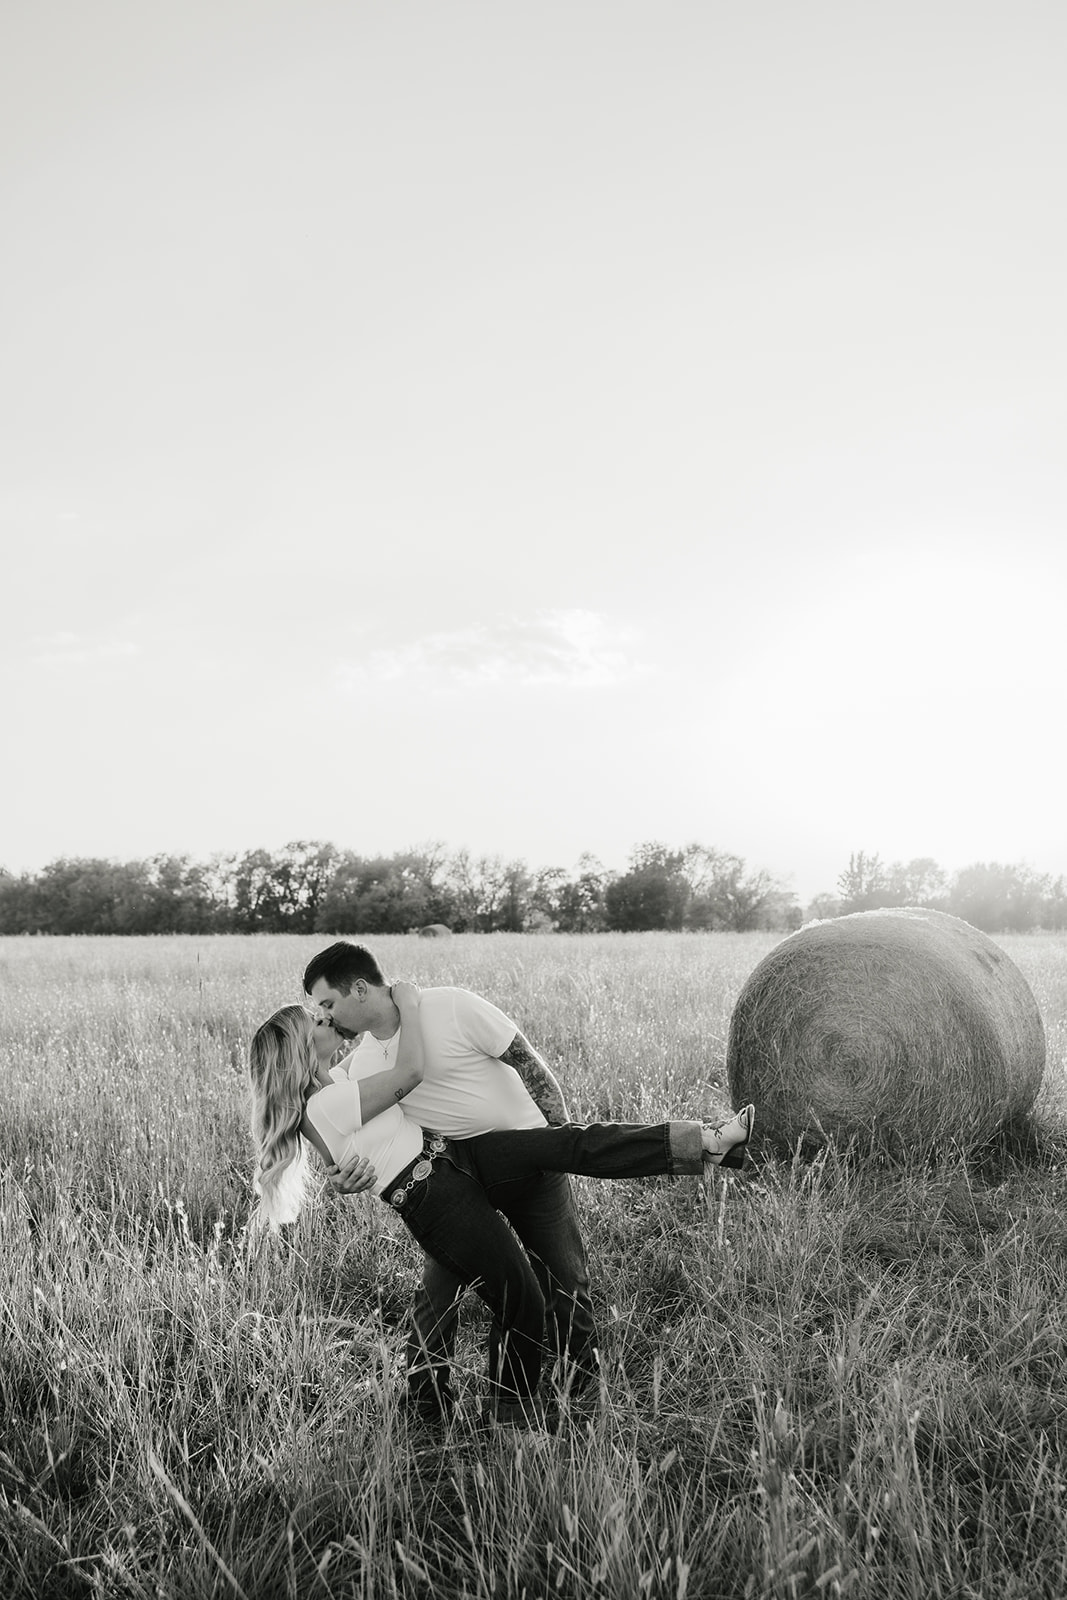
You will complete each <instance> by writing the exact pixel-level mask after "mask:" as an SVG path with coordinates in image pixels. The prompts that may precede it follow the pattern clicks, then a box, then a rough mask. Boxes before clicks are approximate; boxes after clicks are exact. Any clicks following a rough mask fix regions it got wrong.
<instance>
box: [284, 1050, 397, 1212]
mask: <svg viewBox="0 0 1067 1600" xmlns="http://www.w3.org/2000/svg"><path fill="white" fill-rule="evenodd" d="M381 1069H382V1064H381V1061H380V1060H378V1061H368V1062H367V1063H366V1065H365V1066H363V1067H362V1070H361V1068H360V1065H359V1064H358V1063H357V1061H356V1057H355V1056H354V1055H352V1056H349V1057H348V1058H347V1060H345V1061H344V1062H343V1063H342V1064H341V1066H339V1067H331V1068H330V1077H331V1078H332V1079H333V1082H332V1083H331V1084H328V1085H327V1086H326V1088H324V1089H319V1090H317V1091H316V1093H315V1094H313V1095H311V1096H309V1098H308V1102H307V1105H306V1106H305V1107H304V1114H305V1116H306V1117H307V1119H308V1121H309V1122H310V1123H311V1124H312V1125H313V1126H314V1128H315V1130H316V1131H317V1132H318V1133H319V1134H321V1136H322V1138H323V1140H324V1142H325V1144H326V1145H327V1147H328V1149H329V1152H330V1154H331V1155H332V1156H333V1159H334V1161H335V1162H336V1163H337V1164H338V1166H340V1165H342V1164H343V1163H344V1162H346V1161H348V1160H350V1158H351V1157H352V1156H355V1155H359V1156H365V1157H366V1159H367V1160H368V1161H369V1162H371V1163H372V1165H373V1167H374V1170H375V1172H376V1173H377V1177H376V1179H375V1183H374V1193H375V1194H381V1193H382V1191H383V1190H384V1189H385V1188H386V1186H387V1185H391V1184H392V1180H393V1179H394V1178H395V1177H396V1175H397V1173H398V1172H402V1171H403V1169H404V1168H405V1167H406V1166H408V1165H409V1163H410V1162H412V1161H414V1160H415V1159H416V1157H417V1156H419V1155H421V1154H422V1147H423V1144H424V1142H425V1140H424V1136H423V1131H422V1124H421V1123H418V1122H415V1121H414V1120H413V1119H412V1118H411V1117H408V1116H405V1115H404V1112H403V1111H402V1110H401V1109H400V1107H399V1106H398V1105H394V1106H390V1107H389V1108H388V1110H386V1111H382V1112H381V1113H380V1114H379V1115H378V1116H376V1117H371V1119H370V1121H369V1122H368V1123H364V1121H363V1108H362V1106H361V1105H360V1100H359V1079H360V1078H371V1077H373V1076H374V1075H375V1073H377V1072H380V1071H381ZM350 1072H351V1076H349V1073H350Z"/></svg>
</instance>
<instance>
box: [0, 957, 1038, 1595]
mask: <svg viewBox="0 0 1067 1600" xmlns="http://www.w3.org/2000/svg"><path fill="white" fill-rule="evenodd" d="M771 942H772V941H771V940H770V939H769V938H766V937H763V936H755V935H752V936H738V937H729V936H709V937H694V936H689V937H686V936H666V935H664V936H652V935H650V936H640V937H618V936H616V937H610V936H604V937H594V938H588V939H554V938H550V937H545V938H521V937H516V938H508V937H504V936H493V937H488V938H481V939H479V938H474V937H471V938H456V939H453V940H450V941H447V942H445V941H442V942H440V943H437V942H431V941H416V940H402V939H394V940H387V939H382V940H376V941H375V944H376V947H377V948H378V949H379V951H380V952H381V954H382V956H383V958H384V960H385V963H386V965H387V966H388V967H389V968H390V969H391V970H392V971H394V972H395V973H396V974H397V975H410V976H413V977H416V978H417V979H419V980H420V981H422V982H424V983H432V982H445V983H448V982H458V983H463V984H465V985H467V986H469V987H471V988H475V989H478V990H480V991H481V992H483V993H485V994H487V995H488V996H489V997H490V998H492V999H493V1000H494V1001H496V1003H497V1004H499V1005H501V1006H502V1007H503V1008H504V1009H505V1010H506V1011H508V1012H509V1013H510V1014H511V1015H512V1016H514V1017H515V1019H516V1021H517V1022H518V1023H519V1025H520V1026H521V1027H522V1028H523V1029H524V1030H525V1031H526V1032H527V1033H528V1034H529V1036H530V1037H531V1038H532V1039H533V1040H534V1041H535V1042H536V1043H537V1044H538V1045H539V1046H540V1047H541V1048H542V1049H543V1050H544V1052H545V1053H546V1055H547V1056H548V1058H549V1059H550V1061H552V1063H553V1064H554V1065H555V1066H556V1067H557V1068H558V1070H559V1074H560V1077H561V1079H562V1081H563V1082H564V1084H565V1087H566V1090H567V1093H568V1096H569V1099H570V1102H571V1109H572V1112H573V1114H574V1115H576V1116H578V1117H581V1118H583V1119H591V1118H595V1117H603V1116H608V1115H611V1116H618V1117H624V1118H627V1119H635V1118H649V1119H659V1118H661V1117H663V1116H664V1115H667V1114H669V1113H670V1114H675V1115H694V1116H701V1115H708V1116H712V1115H717V1114H718V1113H719V1112H721V1111H722V1110H724V1109H725V1106H726V1097H725V1087H724V1058H725V1045H726V1034H727V1027H728V1021H729V1016H730V1011H731V1009H732V1005H733V1000H734V997H735V995H736V994H737V992H738V990H739V989H740V987H741V985H742V983H743V982H744V979H745V978H746V976H747V975H748V973H749V972H750V971H751V969H752V967H753V966H754V965H755V964H756V962H757V960H758V959H759V958H760V956H761V955H762V954H763V953H764V952H765V951H766V950H767V949H768V948H769V946H770V944H771ZM1005 945H1006V947H1007V948H1008V949H1009V950H1010V953H1011V955H1012V956H1013V958H1014V959H1015V960H1016V961H1017V962H1018V964H1019V965H1020V967H1021V968H1022V969H1023V971H1024V973H1025V974H1026V976H1027V977H1028V978H1029V980H1030V982H1031V984H1032V985H1033V987H1034V989H1035V992H1036V993H1037V996H1038V1000H1039V1003H1040V1005H1041V1007H1042V1011H1043V1013H1044V1016H1045V1021H1046V1026H1047V1028H1048V1037H1049V1070H1048V1077H1047V1081H1046V1087H1045V1090H1044V1092H1043V1095H1042V1098H1041V1101H1040V1102H1039V1116H1038V1123H1039V1136H1038V1138H1037V1139H1036V1140H1035V1141H1034V1143H1033V1144H1032V1145H1031V1147H1030V1148H1028V1149H1027V1150H1026V1151H1023V1152H1022V1153H1018V1154H1012V1153H1011V1152H1010V1151H1003V1150H1002V1151H991V1152H990V1155H989V1158H988V1160H987V1161H986V1163H985V1164H984V1165H983V1166H981V1167H973V1166H972V1167H971V1168H968V1167H966V1166H964V1165H962V1164H961V1163H960V1162H959V1161H958V1160H956V1159H954V1158H953V1157H952V1156H951V1155H946V1156H945V1158H944V1159H943V1160H942V1162H941V1163H940V1165H937V1166H934V1167H923V1168H919V1167H908V1166H905V1167H903V1168H896V1167H891V1166H888V1165H885V1166H877V1165H873V1164H867V1165H863V1164H861V1163H858V1162H856V1161H853V1160H852V1159H850V1157H849V1155H848V1153H847V1152H839V1151H834V1150H831V1151H830V1152H828V1153H826V1154H824V1155H823V1156H822V1157H821V1158H820V1159H819V1160H818V1161H817V1162H816V1163H815V1164H814V1165H810V1166H804V1165H801V1164H800V1163H790V1162H783V1163H777V1164H767V1165H766V1166H764V1167H763V1168H762V1169H761V1170H760V1171H758V1172H756V1173H754V1174H753V1175H752V1176H751V1177H747V1178H745V1177H742V1178H741V1179H739V1180H731V1179H729V1178H726V1177H717V1178H716V1179H715V1180H714V1183H713V1185H712V1187H711V1189H710V1192H709V1193H708V1194H705V1193H704V1191H703V1190H702V1188H701V1186H700V1185H699V1184H698V1183H697V1182H696V1181H695V1180H684V1181H681V1182H678V1183H669V1182H667V1181H661V1180H647V1181H644V1182H641V1183H630V1184H613V1185H612V1184H598V1183H595V1182H593V1181H591V1180H579V1181H578V1190H579V1203H580V1207H581V1212H582V1216H583V1219H584V1222H585V1226H586V1232H587V1237H588V1240H589V1245H590V1254H591V1259H592V1262H593V1272H594V1285H595V1296H596V1299H597V1305H598V1314H599V1320H600V1324H601V1329H602V1351H603V1362H604V1368H603V1382H602V1385H601V1392H600V1394H599V1395H598V1396H594V1397H591V1398H589V1399H587V1400H583V1401H582V1402H580V1403H579V1404H578V1405H576V1406H574V1407H573V1408H571V1410H570V1411H567V1410H566V1408H565V1409H564V1420H563V1424H562V1426H561V1427H560V1429H559V1431H558V1432H556V1433H554V1434H550V1435H543V1434H527V1435H516V1434H510V1433H508V1434H498V1433H493V1432H492V1431H487V1430H486V1429H484V1428H483V1427H481V1426H480V1417H479V1414H478V1399H479V1395H480V1390H481V1369H482V1365H483V1358H482V1355H481V1352H480V1349H479V1340H480V1338H481V1335H482V1332H483V1322H482V1317H481V1312H480V1308H479V1307H478V1305H477V1303H476V1302H475V1303H472V1305H471V1306H470V1307H469V1308H468V1311H467V1313H466V1315H465V1318H464V1326H463V1332H462V1337H461V1348H460V1369H461V1374H460V1385H461V1392H462V1397H463V1405H462V1414H461V1416H460V1418H459V1419H458V1420H457V1422H456V1424H455V1425H454V1426H453V1427H452V1429H451V1430H449V1431H448V1432H447V1433H444V1434H434V1433H430V1432H427V1431H426V1430H425V1429H420V1428H419V1427H417V1426H413V1425H411V1424H409V1422H408V1421H407V1420H406V1419H405V1418H404V1416H403V1415H402V1414H401V1413H400V1412H399V1411H398V1406H397V1399H398V1392H397V1383H398V1379H399V1368H398V1348H399V1343H400V1334H401V1330H402V1324H403V1318H404V1314H405V1311H406V1307H407V1304H408V1301H409V1298H410V1294H411V1292H412V1289H413V1286H414V1283H415V1281H416V1276H417V1270H418V1258H417V1254H416V1252H415V1249H414V1247H413V1245H412V1244H411V1243H410V1241H409V1240H408V1238H407V1236H406V1234H404V1233H403V1231H402V1230H401V1229H400V1227H399V1225H398V1224H397V1223H396V1222H395V1220H394V1219H393V1218H392V1217H391V1215H390V1214H389V1213H388V1212H387V1211H386V1208H385V1207H383V1206H381V1205H380V1204H379V1203H377V1202H366V1201H355V1202H349V1203H347V1204H345V1203H342V1202H339V1201H336V1200H335V1199H334V1198H333V1197H331V1196H328V1195H327V1196H324V1197H323V1199H322V1200H321V1202H320V1203H319V1204H317V1205H316V1206H315V1207H314V1208H313V1209H312V1210H311V1211H310V1212H309V1213H308V1215H307V1216H306V1217H305V1218H304V1219H303V1221H302V1223H301V1225H300V1228H299V1230H298V1233H297V1237H296V1240H295V1242H294V1245H293V1247H292V1248H291V1249H289V1250H287V1251H285V1252H284V1253H283V1252H260V1253H255V1252H252V1251H250V1250H249V1248H248V1247H247V1241H246V1239H245V1236H244V1231H243V1230H244V1222H245V1219H246V1217H247V1212H248V1175H249V1151H248V1146H247V1142H246V1137H245V1133H244V1110H243V1098H244V1081H243V1070H244V1059H243V1058H244V1049H245V1046H246V1043H247V1040H248V1038H249V1036H250V1034H251V1031H252V1029H253V1027H254V1026H255V1024H256V1022H258V1020H260V1019H261V1017H262V1016H263V1015H265V1014H266V1012H267V1011H268V1010H270V1009H272V1008H273V1007H274V1006H275V1005H276V1004H278V1003H279V1002H280V1001H282V1000H285V999H289V998H293V997H294V996H295V994H296V993H297V988H298V981H297V980H298V974H299V971H300V969H301V966H302V964H303V962H304V960H305V959H306V957H307V956H308V955H309V954H310V953H312V951H313V950H314V948H315V947H316V941H307V940H296V939H293V940H290V939H283V938H275V939H254V940H240V939H219V940H180V939H160V940H149V941H136V940H130V941H125V940H86V941H77V940H69V941H67V940H43V939H42V940H7V941H2V942H0V979H2V983H3V990H2V993H3V1003H2V1006H0V1074H2V1077H0V1083H2V1089H0V1106H2V1108H3V1118H2V1125H0V1233H2V1243H0V1249H2V1253H3V1262H4V1270H3V1274H2V1276H0V1593H2V1594H5V1595H6V1594H11V1595H16V1594H27V1595H29V1594H32V1595H34V1596H41V1597H48V1596H61V1595H62V1596H65V1595H82V1594H84V1595H94V1594H96V1595H107V1596H112V1595H114V1596H143V1597H148V1596H160V1595H162V1596H186V1595H190V1596H191V1595H219V1596H222V1595H227V1596H234V1595H245V1596H247V1597H249V1600H253V1597H272V1596H275V1595H277V1596H283V1595H284V1596H301V1597H302V1596H305V1595H307V1596H313V1595H321V1596H337V1597H341V1596H347V1595H361V1596H367V1597H372V1596H374V1597H377V1596H386V1595H398V1596H426V1595H431V1594H432V1595H456V1596H460V1595H463V1596H472V1597H474V1596H478V1597H482V1596H484V1597H486V1600H488V1597H490V1596H492V1597H494V1600H495V1597H503V1596H515V1597H519V1596H521V1595H523V1594H526V1595H528V1596H531V1597H533V1596H541V1595H557V1594H558V1595H563V1596H575V1597H577V1596H582V1597H585V1596H589V1595H598V1594H603V1595H612V1596H616V1595H633V1596H645V1595H648V1596H656V1597H658V1596H668V1595H669V1596H672V1597H681V1596H687V1595H688V1596H690V1597H693V1596H709V1597H712V1596H727V1597H733V1596H749V1595H758V1596H783V1597H800V1596H812V1597H814V1596H834V1595H853V1596H866V1595H872V1596H893V1597H896V1596H900V1597H905V1596H906V1597H912V1600H918V1597H923V1600H925V1597H928V1596H937V1597H944V1600H948V1597H953V1600H955V1597H965V1596H975V1597H979V1596H981V1597H984V1596H987V1595H997V1596H1017V1597H1022V1596H1026V1597H1031V1596H1035V1597H1036V1596H1049V1597H1052V1596H1056V1597H1060V1596H1062V1595H1063V1594H1064V1593H1067V1399H1065V1397H1067V1388H1065V1384H1064V1377H1065V1370H1067V1308H1065V1304H1064V1295H1063V1282H1064V1278H1065V1268H1067V1222H1065V1217H1067V1210H1065V1204H1064V1202H1065V1200H1067V1168H1065V1165H1064V1156H1065V1154H1067V1136H1065V1133H1064V1125H1065V1120H1067V1104H1065V1101H1067V1096H1065V1081H1067V1073H1065V1060H1067V1037H1065V1031H1067V1030H1065V1020H1067V941H1065V940H1062V939H1061V940H1057V939H1054V938H1034V939H1016V940H1012V941H1005Z"/></svg>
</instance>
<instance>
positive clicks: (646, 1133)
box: [386, 1122, 703, 1405]
mask: <svg viewBox="0 0 1067 1600" xmlns="http://www.w3.org/2000/svg"><path fill="white" fill-rule="evenodd" d="M702 1170H703V1161H702V1157H701V1139H700V1124H699V1123H697V1122H667V1123H658V1124H655V1125H653V1126H644V1125H639V1124H626V1123H597V1124H593V1125H592V1126H590V1127H580V1126H578V1125H577V1124H576V1123H567V1124H565V1125H564V1126H563V1127H549V1128H521V1129H507V1130H502V1131H500V1132H498V1133H483V1134H480V1135H479V1136H478V1137H477V1138H474V1139H458V1140H449V1141H448V1154H447V1156H445V1157H439V1158H438V1159H437V1161H436V1162H435V1163H434V1168H433V1172H432V1173H431V1175H430V1176H429V1177H428V1178H427V1179H425V1180H424V1181H423V1182H422V1183H418V1184H416V1185H415V1187H414V1188H413V1189H412V1190H411V1192H410V1194H409V1196H408V1199H407V1202H406V1204H405V1205H404V1206H403V1208H402V1209H401V1211H400V1215H401V1216H402V1217H403V1219H404V1222H405V1223H406V1224H407V1226H408V1228H409V1229H410V1231H411V1233H412V1234H413V1235H414V1236H415V1238H416V1239H417V1240H418V1242H419V1244H421V1245H422V1247H423V1249H424V1250H425V1251H426V1252H427V1254H429V1255H430V1256H432V1257H433V1258H434V1259H435V1260H436V1261H438V1262H440V1263H441V1265H442V1266H443V1267H445V1268H447V1269H449V1270H450V1271H451V1272H453V1273H454V1274H455V1275H456V1277H458V1278H459V1279H460V1280H461V1281H462V1282H463V1283H465V1284H468V1285H470V1286H471V1287H472V1288H474V1289H475V1290H476V1292H477V1293H478V1294H479V1295H480V1297H481V1298H482V1299H483V1300H484V1301H485V1303H486V1304H487V1305H488V1306H489V1308H490V1310H491V1311H492V1313H493V1328H492V1332H491V1334H490V1349H489V1375H490V1382H491V1386H492V1393H493V1397H494V1400H495V1401H496V1403H497V1404H501V1403H503V1404H519V1405H525V1404H526V1402H528V1401H529V1400H530V1398H531V1397H532V1395H533V1393H534V1390H535V1389H536V1387H537V1381H538V1378H539V1376H540V1372H541V1364H542V1361H543V1358H544V1320H545V1300H544V1295H543V1294H542V1292H541V1288H540V1286H539V1284H538V1281H537V1278H536V1276H535V1274H534V1270H533V1268H532V1266H531V1265H530V1261H529V1259H528V1257H527V1256H526V1254H525V1252H524V1251H523V1249H522V1247H521V1245H520V1244H519V1242H518V1240H517V1239H516V1238H515V1235H514V1234H513V1233H512V1231H511V1229H510V1228H509V1227H508V1225H507V1223H506V1222H505V1221H504V1218H503V1217H502V1216H501V1215H500V1213H499V1212H498V1211H497V1210H496V1209H495V1207H494V1205H493V1203H492V1201H491V1200H490V1198H489V1195H488V1193H487V1190H492V1191H494V1194H496V1193H497V1192H499V1190H500V1188H501V1186H506V1185H508V1184H513V1183H514V1184H518V1183H521V1182H522V1181H523V1180H529V1179H532V1178H536V1177H537V1176H538V1175H539V1174H542V1173H580V1174H584V1175H585V1176H588V1177H594V1178H643V1177H653V1176H656V1175H662V1174H664V1173H667V1174H673V1175H680V1174H683V1173H700V1172H701V1171H702ZM388 1192H389V1191H388V1187H387V1188H386V1194H388ZM427 1342H429V1341H427Z"/></svg>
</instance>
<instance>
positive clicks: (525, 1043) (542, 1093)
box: [500, 1033, 570, 1127]
mask: <svg viewBox="0 0 1067 1600" xmlns="http://www.w3.org/2000/svg"><path fill="white" fill-rule="evenodd" d="M500 1060H501V1061H503V1062H504V1064H505V1066H509V1067H514V1068H515V1071H516V1072H517V1073H518V1075H519V1077H520V1078H521V1079H522V1081H523V1083H524V1084H525V1085H526V1091H527V1093H528V1094H529V1096H530V1098H531V1100H532V1101H533V1103H534V1105H535V1106H536V1107H537V1109H538V1111H540V1113H541V1115H542V1116H543V1117H544V1119H545V1121H546V1122H548V1123H551V1124H552V1126H553V1127H559V1126H560V1125H561V1124H562V1123H564V1122H569V1121H570V1117H569V1116H568V1115H567V1102H566V1101H565V1100H564V1098H563V1090H562V1089H561V1088H560V1086H559V1084H558V1083H557V1082H556V1080H555V1078H554V1077H553V1076H552V1073H551V1071H550V1070H549V1068H548V1067H547V1066H546V1065H545V1063H544V1061H542V1059H541V1057H540V1056H539V1055H538V1054H537V1051H536V1050H535V1049H534V1047H533V1045H532V1044H530V1042H529V1040H528V1039H524V1038H523V1036H522V1034H521V1033H517V1034H516V1035H515V1037H514V1039H512V1041H511V1043H510V1044H509V1045H508V1047H507V1049H506V1050H505V1051H504V1052H503V1053H502V1054H501V1056H500Z"/></svg>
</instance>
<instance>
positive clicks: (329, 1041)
mask: <svg viewBox="0 0 1067 1600" xmlns="http://www.w3.org/2000/svg"><path fill="white" fill-rule="evenodd" d="M311 1040H312V1044H313V1045H314V1047H315V1059H316V1060H317V1061H318V1063H319V1066H320V1067H328V1066H329V1065H330V1062H331V1061H332V1060H333V1058H334V1056H335V1055H336V1054H337V1052H338V1050H339V1048H340V1047H341V1045H342V1044H344V1043H345V1041H344V1040H343V1039H342V1038H341V1036H340V1034H339V1033H337V1032H336V1030H335V1029H334V1026H333V1023H332V1022H327V1020H326V1018H325V1017H320V1018H319V1020H318V1021H317V1022H316V1024H315V1026H314V1028H313V1029H312V1031H311Z"/></svg>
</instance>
